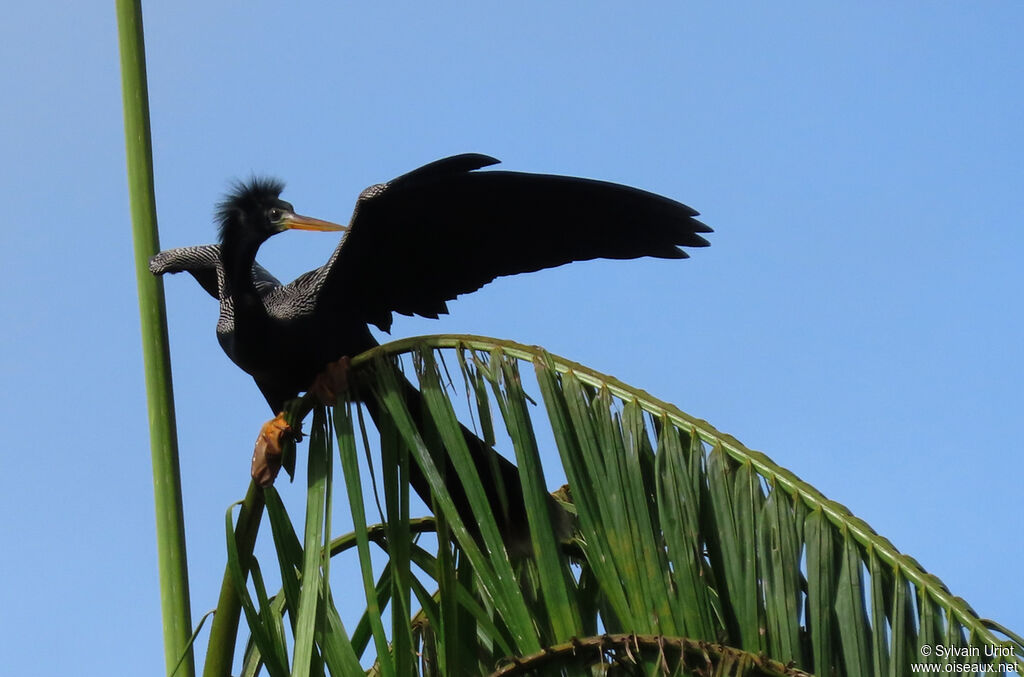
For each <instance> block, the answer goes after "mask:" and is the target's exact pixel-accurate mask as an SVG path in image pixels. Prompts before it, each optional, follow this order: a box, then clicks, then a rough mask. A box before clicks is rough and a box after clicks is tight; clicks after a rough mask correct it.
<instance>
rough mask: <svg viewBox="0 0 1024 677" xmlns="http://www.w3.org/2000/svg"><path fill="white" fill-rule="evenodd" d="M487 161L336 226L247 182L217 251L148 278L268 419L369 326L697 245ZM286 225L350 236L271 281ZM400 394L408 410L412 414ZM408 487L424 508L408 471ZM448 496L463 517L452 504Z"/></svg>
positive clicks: (657, 210)
mask: <svg viewBox="0 0 1024 677" xmlns="http://www.w3.org/2000/svg"><path fill="white" fill-rule="evenodd" d="M496 162H497V160H494V159H493V158H490V157H487V156H484V155H474V154H467V155H458V156H454V157H450V158H446V159H443V160H438V161H437V162H433V163H431V164H428V165H425V166H424V167H421V168H419V169H417V170H414V171H412V172H409V173H408V174H405V175H403V176H400V177H398V178H397V179H394V180H393V181H391V182H388V183H386V184H377V185H374V186H371V187H370V188H367V189H366V190H364V191H363V192H362V193H361V194H360V196H359V199H358V201H357V203H356V207H355V210H354V213H353V215H352V219H351V221H350V224H349V226H347V227H346V226H338V225H336V224H331V223H328V222H324V221H318V220H316V219H311V218H309V217H303V216H299V215H297V214H295V212H294V210H293V209H292V206H291V205H290V204H288V203H287V202H284V201H283V200H281V199H280V193H281V190H282V189H283V184H281V183H279V182H276V181H273V180H266V179H253V180H252V181H250V182H249V183H246V184H239V185H237V186H236V188H235V190H234V191H233V192H232V193H231V194H229V195H228V197H227V198H226V199H225V200H224V202H222V203H221V204H220V206H219V209H218V219H219V221H220V234H221V238H220V244H219V245H205V246H199V247H184V248H180V249H171V250H167V251H164V252H160V253H159V254H157V255H156V256H154V257H153V259H152V260H151V262H150V269H151V270H152V272H153V273H155V274H163V273H168V272H170V273H176V272H182V271H187V272H189V273H191V274H192V275H193V276H194V277H195V278H196V280H197V281H198V282H199V283H200V285H202V287H203V288H204V289H205V290H206V291H207V292H208V293H210V294H211V295H212V296H214V297H215V298H217V299H218V300H219V301H220V318H219V320H218V323H217V337H218V339H219V341H220V344H221V346H222V347H223V349H224V352H226V353H227V354H228V356H229V357H230V358H231V359H232V361H234V362H235V364H237V365H238V366H239V367H241V368H242V369H243V370H245V371H246V372H248V373H249V374H250V375H252V377H253V379H254V380H255V381H256V383H257V385H258V386H259V388H260V390H261V391H262V393H263V395H264V397H265V398H266V399H267V403H268V404H269V405H270V407H271V409H272V410H274V412H275V413H276V412H280V411H281V410H282V408H283V406H284V403H285V402H286V401H287V400H289V399H291V398H293V397H295V396H297V395H298V394H299V393H301V392H303V391H306V390H308V389H309V388H310V387H311V385H312V384H313V382H314V380H315V379H316V378H317V376H318V375H319V374H321V373H322V372H323V371H324V369H325V367H326V366H327V365H329V364H331V363H333V362H335V361H336V360H338V359H339V358H342V357H344V356H354V355H356V354H358V353H361V352H363V351H365V350H367V349H369V348H371V347H373V346H374V345H376V341H375V340H374V338H373V336H372V334H371V333H370V329H369V326H370V325H375V326H377V327H378V328H380V329H382V330H385V331H387V330H389V329H390V327H391V321H392V313H394V312H398V313H403V314H417V315H422V316H425V317H437V315H438V314H439V313H445V312H447V305H446V302H447V301H449V300H452V299H454V298H455V297H456V296H458V295H459V294H464V293H468V292H471V291H474V290H476V289H479V288H480V287H481V286H483V285H484V284H487V283H488V282H490V281H492V280H493V279H495V278H496V277H499V276H503V275H514V274H517V273H525V272H532V271H536V270H540V269H542V268H551V267H554V266H559V265H562V264H565V263H569V262H571V261H584V260H588V259H594V258H611V259H631V258H639V257H643V256H651V257H658V258H670V259H679V258H686V256H687V254H686V253H685V252H684V251H682V250H681V249H680V248H679V247H680V246H688V247H703V246H706V245H707V244H708V243H707V241H706V240H704V238H702V237H701V236H700V235H699V233H706V232H710V230H711V229H710V228H708V227H707V226H705V225H704V224H703V223H701V222H700V221H697V220H696V219H694V216H696V215H697V212H696V211H694V210H693V209H690V208H689V207H687V206H686V205H683V204H681V203H679V202H675V201H673V200H670V199H668V198H665V197H661V196H659V195H655V194H653V193H648V192H646V191H641V190H638V189H635V188H629V187H626V186H621V185H618V184H612V183H606V182H601V181H594V180H590V179H578V178H572V177H564V176H551V175H543V174H526V173H519V172H506V171H483V172H481V171H475V170H477V169H479V168H481V167H485V166H488V165H491V164H494V163H496ZM288 228H300V229H307V230H348V231H349V232H348V233H347V234H346V236H345V237H344V238H343V239H342V241H341V243H340V244H339V245H338V247H337V248H336V249H335V251H334V253H333V255H332V256H331V258H330V260H329V261H328V262H327V263H326V264H325V265H323V266H321V267H320V268H317V269H316V270H312V271H310V272H308V273H305V274H304V275H301V276H300V277H298V278H297V279H295V280H294V281H293V282H291V283H289V284H281V283H280V282H279V281H278V280H277V279H276V278H274V276H273V275H271V274H270V273H269V272H267V270H266V269H264V268H263V267H262V266H260V265H259V264H258V263H256V253H257V251H258V249H259V247H260V245H261V244H262V243H263V242H264V241H265V240H267V239H268V238H269V237H271V236H272V235H274V234H276V233H279V232H282V231H283V230H286V229H288ZM405 387H406V399H407V401H408V402H409V403H410V409H412V410H414V411H421V408H420V407H421V404H419V403H417V402H416V401H414V400H415V399H416V395H417V393H416V391H415V389H414V388H413V386H412V385H411V384H408V383H406V385H405ZM369 404H370V403H368V405H369ZM378 413H379V412H376V411H374V409H372V408H371V414H372V415H373V416H374V418H377V415H378ZM464 434H465V435H466V438H467V441H468V442H469V443H470V447H471V449H473V450H474V455H475V458H476V462H477V464H478V466H479V467H480V469H481V471H484V470H486V472H481V476H484V475H486V476H488V477H493V474H492V472H491V470H492V469H493V467H494V466H493V460H489V459H491V458H492V457H491V456H490V455H491V454H493V453H494V452H493V451H492V450H490V449H489V448H488V447H486V445H484V444H483V442H482V441H480V440H478V439H476V438H475V436H473V435H472V433H470V432H469V431H468V430H464ZM499 466H500V468H501V473H502V476H503V479H502V480H501V481H502V482H503V484H505V485H506V488H505V489H504V490H503V493H505V494H506V495H507V497H508V500H507V501H505V500H504V499H503V500H502V501H503V502H504V503H505V504H506V505H509V506H511V507H510V508H509V510H510V511H511V513H512V514H510V515H506V516H505V518H506V524H507V525H508V526H509V530H510V531H516V530H518V531H520V532H521V531H522V529H524V528H525V520H523V519H522V518H521V514H520V513H521V508H522V493H521V488H520V487H519V483H518V481H517V479H516V478H517V473H516V469H515V466H513V465H512V464H511V463H509V462H508V461H506V460H504V459H501V458H500V457H499ZM271 481H272V478H271ZM412 481H413V484H414V486H415V487H416V489H417V491H418V492H419V493H420V495H421V496H422V497H423V498H424V500H425V501H427V502H429V487H428V486H427V484H426V481H425V480H424V479H423V477H422V476H421V475H419V473H418V469H413V476H412ZM492 481H493V480H492ZM456 491H460V490H458V489H456ZM488 493H489V494H490V495H492V496H494V495H495V493H496V492H495V491H494V489H493V487H491V488H490V490H489V491H488ZM455 500H456V503H457V505H460V512H462V511H463V506H465V505H466V503H465V500H464V497H463V496H462V495H461V493H460V494H459V495H457V496H456V497H455Z"/></svg>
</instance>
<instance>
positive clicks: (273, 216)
mask: <svg viewBox="0 0 1024 677" xmlns="http://www.w3.org/2000/svg"><path fill="white" fill-rule="evenodd" d="M282 213H283V212H282V211H281V210H280V209H278V208H277V207H273V208H271V209H270V210H269V211H268V212H267V216H268V217H269V218H270V220H271V221H273V222H274V223H277V222H278V221H280V220H281V215H282Z"/></svg>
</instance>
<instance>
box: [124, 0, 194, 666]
mask: <svg viewBox="0 0 1024 677" xmlns="http://www.w3.org/2000/svg"><path fill="white" fill-rule="evenodd" d="M116 3H117V29H118V30H117V32H118V42H119V43H120V47H121V91H122V93H123V96H124V135H125V150H126V153H127V159H128V187H129V196H130V202H131V213H132V237H133V241H134V248H135V276H136V280H137V282H138V289H139V314H140V316H141V320H142V355H143V361H144V363H145V370H146V399H147V405H148V411H149V435H150V449H151V452H152V456H153V493H154V498H155V502H156V538H157V555H158V558H159V568H160V603H161V609H162V614H163V627H164V661H165V663H166V665H167V673H168V674H171V673H172V672H173V671H174V668H175V666H176V665H178V664H179V659H180V658H181V655H182V652H183V651H184V650H185V647H186V646H187V645H188V641H189V637H190V636H191V625H192V613H191V611H190V609H189V598H188V565H187V562H186V557H185V525H184V519H183V517H182V509H181V477H180V474H179V470H178V440H177V435H176V432H175V424H174V396H173V392H172V389H171V359H170V355H169V353H168V348H167V316H166V312H165V309H164V294H163V285H162V283H161V281H160V280H159V279H158V278H156V277H155V276H153V275H152V274H150V272H149V265H148V263H149V257H150V256H152V255H153V254H155V253H156V252H157V250H158V249H159V242H158V240H157V230H156V199H155V198H154V195H153V149H152V145H151V142H150V132H149V92H148V88H147V85H146V52H145V45H144V43H143V37H142V5H141V2H140V0H116ZM177 674H178V675H185V676H186V677H191V675H193V674H195V666H194V663H193V660H192V655H191V649H189V655H188V656H187V657H186V659H185V660H184V661H182V662H181V664H180V667H179V668H178V671H177Z"/></svg>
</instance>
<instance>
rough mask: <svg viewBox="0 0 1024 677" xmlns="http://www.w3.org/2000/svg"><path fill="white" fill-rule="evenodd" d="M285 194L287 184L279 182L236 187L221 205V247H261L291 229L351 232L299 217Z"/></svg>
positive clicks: (254, 182) (254, 180)
mask: <svg viewBox="0 0 1024 677" xmlns="http://www.w3.org/2000/svg"><path fill="white" fill-rule="evenodd" d="M283 190H284V183H283V182H281V181H278V180H277V179H270V178H261V177H253V178H252V179H250V180H249V181H244V182H242V181H239V182H238V183H236V184H235V185H234V186H233V187H232V189H231V191H230V192H229V193H228V194H227V195H226V196H224V200H223V201H221V203H220V204H219V205H217V221H218V222H219V224H220V242H221V244H222V245H226V244H228V243H229V242H252V243H254V244H256V245H257V246H258V245H259V244H261V243H263V242H265V241H266V240H267V239H268V238H270V237H271V236H272V235H276V234H277V233H280V232H283V231H285V230H289V229H297V230H319V231H332V230H333V231H337V230H348V226H341V225H338V224H337V223H331V222H330V221H321V220H320V219H314V218H312V217H309V216H302V215H301V214H296V213H295V208H294V207H292V205H291V204H290V203H288V202H285V201H284V200H282V199H281V191H283Z"/></svg>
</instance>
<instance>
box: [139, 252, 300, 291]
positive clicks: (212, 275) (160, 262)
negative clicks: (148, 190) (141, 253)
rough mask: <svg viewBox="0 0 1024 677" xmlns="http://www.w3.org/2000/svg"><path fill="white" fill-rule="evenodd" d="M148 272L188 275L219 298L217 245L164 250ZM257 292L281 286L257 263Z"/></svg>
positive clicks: (220, 271)
mask: <svg viewBox="0 0 1024 677" xmlns="http://www.w3.org/2000/svg"><path fill="white" fill-rule="evenodd" d="M149 272H151V273H153V274H154V275H163V274H164V273H181V272H187V273H190V274H191V275H192V277H194V278H195V279H196V282H198V283H199V285H200V286H201V287H202V288H203V289H205V290H206V293H207V294H209V295H210V296H212V297H213V298H215V299H219V298H220V290H221V282H222V280H223V279H224V273H223V265H222V264H221V258H220V245H219V244H204V245H198V246H195V247H178V248H177V249H165V250H164V251H162V252H160V253H159V254H156V255H154V256H153V258H151V259H150V260H149ZM252 274H253V278H254V279H255V280H256V289H257V291H259V292H260V293H261V294H265V293H268V292H269V291H270V290H271V289H273V288H276V287H280V286H281V282H280V281H279V280H278V279H277V278H276V277H274V276H273V275H271V274H270V271H269V270H267V269H266V268H264V267H263V266H261V265H260V264H258V263H254V264H253V266H252Z"/></svg>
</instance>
